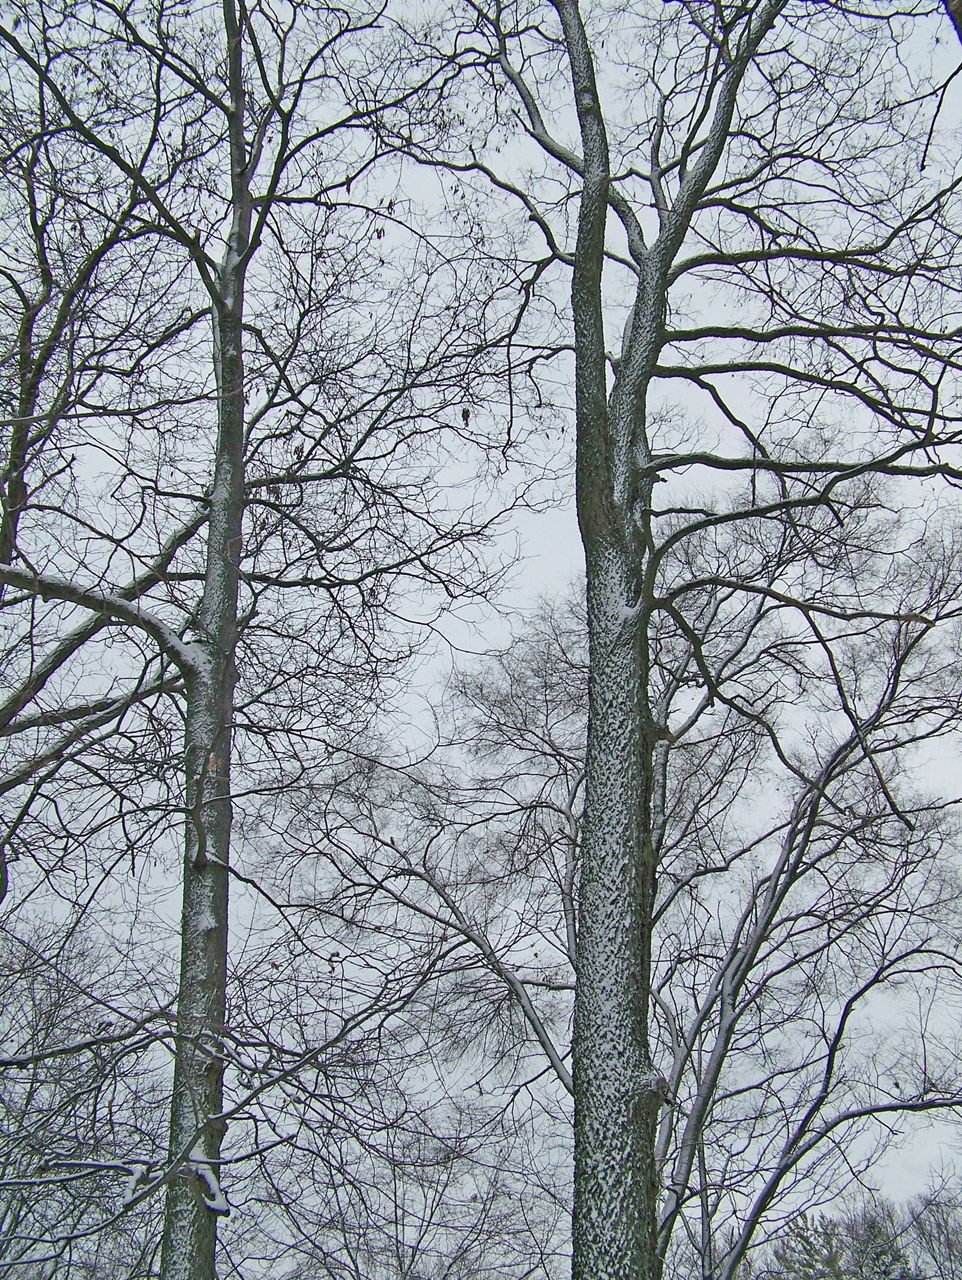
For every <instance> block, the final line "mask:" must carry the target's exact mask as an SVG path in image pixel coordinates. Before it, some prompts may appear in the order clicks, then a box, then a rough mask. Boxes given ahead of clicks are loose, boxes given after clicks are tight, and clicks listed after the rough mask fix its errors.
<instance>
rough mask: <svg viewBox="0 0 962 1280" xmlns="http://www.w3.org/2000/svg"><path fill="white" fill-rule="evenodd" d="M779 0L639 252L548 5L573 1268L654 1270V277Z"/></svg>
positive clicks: (592, 85)
mask: <svg viewBox="0 0 962 1280" xmlns="http://www.w3.org/2000/svg"><path fill="white" fill-rule="evenodd" d="M782 7H783V5H782V3H778V2H776V3H769V4H765V5H760V6H758V8H757V10H756V12H755V20H754V22H753V23H751V24H750V26H749V28H748V30H747V31H746V32H744V33H743V38H742V40H741V44H740V48H739V50H738V52H737V54H736V55H735V56H734V57H733V59H732V62H731V64H730V67H729V70H728V73H727V76H726V79H725V83H724V85H723V87H722V89H721V91H720V93H719V95H718V100H717V105H716V107H715V111H714V115H713V118H712V121H711V125H710V127H709V129H708V133H707V139H706V142H705V145H704V146H703V148H702V150H701V153H700V156H699V159H698V161H697V163H696V164H695V165H693V166H692V168H691V169H690V171H689V172H688V173H687V175H685V176H684V177H683V178H682V180H681V181H680V183H679V187H678V190H677V193H676V195H675V197H674V200H673V201H671V202H668V201H667V200H666V201H665V203H664V204H663V206H662V207H661V208H659V215H660V230H659V234H658V236H657V238H656V240H655V241H654V243H653V244H651V245H650V247H649V246H647V245H646V244H645V241H644V237H643V234H642V230H641V226H640V223H639V222H638V221H637V219H636V218H635V217H634V215H633V214H632V212H631V210H630V209H629V208H627V206H626V204H625V202H624V201H623V200H618V197H617V194H616V192H615V190H614V186H613V182H612V178H611V174H610V171H609V156H608V141H607V136H606V129H605V123H604V114H603V108H602V104H601V100H600V96H599V92H598V88H597V85H596V82H595V75H594V68H593V59H592V52H591V49H590V46H589V42H588V39H587V36H586V33H585V30H584V27H583V24H582V21H581V16H580V13H579V10H578V6H577V4H576V2H575V0H555V8H556V10H557V12H558V15H559V17H560V19H561V24H562V29H563V32H564V39H565V43H566V46H567V51H568V57H569V66H570V72H571V79H572V87H573V90H574V97H575V104H576V107H577V110H578V119H579V125H580V131H581V141H582V168H581V174H582V190H581V200H580V205H579V214H578V238H577V245H576V250H575V262H574V272H573V280H572V310H573V320H574V330H575V371H576V414H577V502H578V519H579V525H580V529H581V535H582V541H583V544H584V550H585V564H586V571H587V610H588V646H589V677H588V708H589V709H588V754H587V775H586V781H585V816H584V828H583V841H582V870H581V883H580V895H579V925H578V959H577V982H576V993H575V1010H574V1032H573V1044H572V1065H573V1081H574V1101H575V1122H574V1144H575V1151H574V1162H575V1175H574V1218H573V1242H572V1248H573V1259H572V1276H573V1280H629V1278H630V1280H657V1278H658V1277H659V1275H660V1273H661V1259H660V1256H659V1250H658V1235H657V1228H656V1218H657V1212H656V1211H657V1205H658V1196H659V1178H658V1169H657V1161H656V1136H657V1122H658V1116H659V1112H660V1110H661V1107H662V1105H663V1104H664V1103H665V1101H666V1084H665V1081H664V1079H663V1078H662V1077H661V1075H660V1073H659V1071H658V1069H657V1065H656V1064H655V1063H654V1062H653V1061H652V1056H651V1048H650V1042H649V1026H648V1018H649V999H650V978H651V956H652V928H653V923H652V922H653V914H654V906H655V896H656V891H657V860H656V851H655V844H654V831H653V825H654V824H653V796H654V792H655V786H656V772H657V769H656V751H657V748H658V743H659V741H660V740H661V739H662V738H663V737H664V734H665V727H664V726H661V725H659V724H658V723H657V720H656V717H655V715H654V714H653V710H652V705H651V698H650V687H649V686H650V680H649V675H650V671H649V666H650V655H649V630H650V621H651V616H652V611H653V608H654V606H655V598H656V594H657V593H656V589H655V575H656V572H657V561H656V556H655V552H654V548H653V546H652V538H651V500H652V487H653V482H654V475H653V472H652V471H651V469H650V468H651V453H650V449H649V443H648V435H647V425H646V413H647V398H648V388H649V384H650V381H651V378H652V376H653V373H654V370H655V366H656V364H657V360H658V356H659V353H660V350H661V346H662V343H663V335H664V325H665V315H666V308H667V288H668V274H669V269H670V267H671V263H672V261H673V259H674V256H675V254H676V253H677V252H678V250H679V248H680V247H681V244H682V241H683V239H684V236H685V234H686V231H687V228H688V226H689V224H690V221H691V217H692V214H693V212H694V211H695V209H696V207H697V202H698V200H699V198H700V197H701V195H702V193H703V192H704V190H705V187H706V185H707V184H708V182H709V180H710V178H711V175H712V174H713V173H714V171H715V169H716V167H717V165H718V162H719V160H720V158H721V156H722V154H723V152H724V149H725V146H726V143H727V139H728V130H729V126H730V123H731V119H732V115H733V112H734V106H735V96H736V93H737V91H738V87H739V85H740V83H741V80H742V78H743V75H744V72H745V70H746V68H747V67H748V66H749V65H750V62H751V60H752V58H753V56H754V53H755V51H756V50H757V48H758V44H759V42H760V41H761V39H762V37H763V35H764V34H765V32H766V31H767V30H768V29H769V28H770V26H771V24H772V22H773V21H774V19H775V17H776V16H777V14H778V12H779V11H780V10H781V8H782ZM615 200H618V204H617V206H616V207H617V209H618V214H619V217H620V218H621V221H622V223H623V224H624V226H625V229H626V231H627V233H628V238H629V245H630V248H631V252H632V256H633V258H634V261H635V265H636V268H637V288H636V295H635V301H634V307H633V310H632V314H631V316H630V318H629V321H628V324H627V326H626V330H625V335H624V341H623V346H622V352H621V357H620V361H619V362H618V364H617V369H616V374H615V378H614V383H613V386H612V388H611V391H610V394H609V392H608V387H607V358H606V356H605V349H604V320H603V315H604V311H603V287H602V275H603V269H604V249H605V223H606V214H607V210H608V207H609V205H611V204H612V203H613V202H614V201H615Z"/></svg>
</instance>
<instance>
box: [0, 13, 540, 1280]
mask: <svg viewBox="0 0 962 1280" xmlns="http://www.w3.org/2000/svg"><path fill="white" fill-rule="evenodd" d="M376 21H377V13H376V12H372V13H371V14H366V13H363V12H359V13H358V14H351V13H348V12H346V11H340V10H330V9H327V8H324V7H323V6H321V7H315V6H312V5H298V6H296V7H294V8H293V9H291V10H290V11H289V12H287V13H286V14H285V15H278V14H277V13H275V12H274V10H273V9H272V8H271V7H270V6H255V7H253V8H252V9H248V8H247V7H245V6H237V5H234V4H233V3H226V4H224V5H222V6H219V7H218V8H216V9H210V10H204V11H203V12H199V13H197V14H196V15H186V14H184V13H183V12H182V11H181V9H180V8H179V7H178V6H176V5H172V6H164V5H162V6H160V7H159V8H158V7H156V6H147V7H145V8H143V9H136V8H134V9H131V8H129V7H117V6H113V5H111V4H109V3H105V4H102V5H101V4H98V5H94V6H92V7H91V8H90V9H85V10H83V11H77V10H75V9H74V8H73V7H72V6H66V7H65V8H63V9H62V10H58V11H57V12H56V13H55V12H54V11H52V10H45V11H43V12H42V13H37V12H35V11H34V10H33V9H32V7H31V6H21V7H20V8H19V9H18V10H16V12H15V14H14V19H13V21H11V22H9V23H8V24H6V25H4V26H3V27H2V28H0V40H2V43H3V47H4V50H5V54H6V75H7V81H8V85H9V86H10V89H11V102H12V103H13V104H14V106H13V107H12V108H11V111H12V112H13V113H15V114H17V115H18V131H17V132H16V133H15V135H12V136H13V138H14V141H13V144H12V146H11V150H10V155H9V156H8V159H7V170H6V173H7V178H8V188H7V197H8V202H9V206H10V207H11V217H12V218H13V217H15V214H14V212H13V209H12V205H13V203H14V202H15V200H16V196H15V194H12V193H13V192H15V190H16V184H17V183H18V182H19V181H20V180H21V179H22V176H23V174H24V173H25V172H26V173H29V174H30V175H31V182H30V183H28V188H27V196H28V199H27V205H26V209H25V211H23V212H20V210H19V209H18V211H17V212H18V213H20V217H19V221H17V222H16V226H17V233H16V234H17V235H18V236H19V237H20V238H21V239H22V240H24V241H26V242H27V243H28V244H29V245H30V253H31V256H30V257H28V258H27V259H26V261H22V260H21V261H20V262H19V263H11V264H10V265H9V268H8V270H7V273H6V276H5V280H6V283H7V285H8V286H9V295H10V299H11V301H10V304H9V307H8V313H9V317H10V322H11V325H12V326H13V327H14V329H15V330H16V341H15V342H14V343H13V344H12V354H11V356H10V357H9V359H8V363H7V369H8V372H9V375H10V376H9V390H8V395H7V398H8V402H9V404H10V406H11V411H10V422H11V427H10V432H11V434H10V444H9V450H8V460H7V464H6V471H5V486H4V495H5V496H4V526H3V530H4V532H3V539H4V541H3V544H2V545H3V557H2V564H0V583H2V585H3V587H4V590H5V593H6V594H5V608H6V616H7V619H8V624H9V625H8V640H7V655H8V657H9V660H10V662H11V664H12V665H11V670H12V672H13V673H14V676H13V680H12V682H11V683H12V690H11V693H10V696H9V697H8V699H7V701H6V703H5V707H4V711H3V719H4V724H5V731H6V733H7V736H8V740H9V741H11V743H15V744H16V746H15V747H14V750H18V751H19V753H20V754H19V757H17V758H16V759H15V763H14V766H13V768H12V769H11V771H10V774H9V776H8V778H7V779H6V780H5V782H6V787H5V790H6V793H7V796H8V802H9V806H10V807H9V810H8V813H9V817H8V822H7V831H6V843H7V846H8V847H11V846H12V847H13V848H14V852H15V856H17V857H19V858H20V859H21V860H23V861H25V860H26V857H27V856H34V857H35V858H36V860H37V861H38V863H39V865H40V867H41V868H42V869H43V872H44V878H45V879H49V880H50V882H51V883H52V885H53V890H54V893H55V894H59V895H60V897H61V901H64V902H67V903H69V905H70V908H71V910H76V911H79V912H81V913H84V912H93V911H95V910H96V908H97V903H98V899H102V898H103V896H104V894H105V892H107V890H106V888H105V886H107V885H109V884H111V883H112V880H111V877H112V873H113V872H114V871H115V870H116V869H117V868H118V867H123V866H125V865H126V864H127V862H128V861H129V865H130V870H131V875H132V876H136V874H137V865H138V862H139V864H140V868H141V871H140V874H141V877H142V881H141V883H142V884H143V885H144V889H145V891H147V890H148V889H149V888H150V886H151V879H153V886H154V888H160V887H162V886H160V885H158V881H157V873H156V866H157V863H156V862H155V859H156V860H158V861H159V862H161V863H163V861H165V860H167V859H168V858H169V857H170V853H171V849H170V838H169V827H170V826H171V825H174V827H175V828H180V829H182V832H183V841H184V845H183V861H182V885H183V903H182V909H181V913H180V929H179V952H180V961H179V971H180V976H179V991H178V996H177V1001H176V1022H175V1025H174V1027H173V1028H172V1034H168V1032H167V1029H166V1028H163V1030H162V1032H161V1033H160V1034H159V1035H158V1036H155V1037H154V1038H153V1041H152V1042H153V1043H154V1044H165V1045H166V1046H167V1047H168V1048H169V1049H170V1050H171V1051H172V1053H173V1060H174V1078H173V1086H172V1102H171V1121H170V1132H169V1138H168V1149H167V1151H166V1153H165V1155H164V1157H163V1158H162V1159H160V1160H158V1159H157V1158H156V1153H154V1152H151V1153H148V1157H149V1158H145V1159H143V1160H142V1161H134V1163H135V1164H136V1167H137V1168H139V1169H141V1170H142V1173H143V1176H142V1178H141V1179H140V1181H139V1182H138V1183H137V1185H136V1186H134V1188H133V1190H132V1191H131V1194H130V1195H129V1196H127V1197H126V1199H125V1201H124V1206H125V1208H126V1209H127V1210H128V1211H132V1210H133V1209H136V1208H137V1206H138V1205H140V1204H142V1203H145V1202H146V1201H147V1200H149V1199H150V1197H151V1196H152V1195H153V1193H155V1192H156V1191H157V1190H158V1189H161V1188H164V1189H166V1206H167V1207H166V1219H165V1227H164V1243H163V1250H162V1257H161V1263H160V1267H161V1272H162V1274H164V1276H165V1277H169V1278H170V1280H173V1277H178V1276H183V1277H187V1276H191V1277H202V1276H203V1277H211V1276H213V1274H214V1257H215V1246H216V1228H217V1221H218V1219H219V1218H220V1217H222V1216H225V1215H226V1214H227V1213H228V1212H229V1205H228V1201H227V1198H226V1195H225V1193H224V1191H223V1190H222V1188H221V1181H220V1177H221V1164H222V1143H223V1138H224V1132H225V1124H226V1121H225V1114H224V1113H225V1095H224V1072H225V1061H226V1060H227V1059H228V1058H229V1057H230V1055H229V1052H228V1048H227V1046H228V1043H229V1039H230V1036H229V1028H228V1026H227V1021H226V1019H227V992H228V978H227V928H228V883H229V878H230V876H231V867H230V849H231V839H232V829H233V828H234V825H235V821H236V819H235V805H236V801H235V792H236V791H237V785H236V776H237V775H236V772H235V773H233V774H232V769H235V768H236V766H235V761H236V758H237V756H238V754H239V753H240V754H241V756H242V760H243V764H242V766H241V776H242V777H243V786H242V790H243V791H244V792H246V794H247V796H248V797H250V801H251V804H255V803H256V802H258V800H259V797H260V796H262V795H264V794H269V793H270V792H271V791H273V790H276V789H277V788H279V787H281V786H282V785H284V782H285V780H286V779H288V778H289V777H290V776H292V775H293V776H295V777H296V776H297V774H298V773H299V772H301V771H302V770H304V769H305V768H307V767H310V765H311V763H312V762H316V761H321V762H323V760H324V759H325V757H326V755H328V754H329V752H330V750H331V742H332V741H336V739H337V738H338V736H339V734H349V733H350V732H352V730H353V728H354V724H353V721H354V719H355V717H356V716H357V714H358V706H359V705H364V703H365V699H368V704H367V705H368V706H370V705H371V702H370V700H371V699H375V700H376V698H377V697H383V696H385V693H384V687H383V683H384V681H385V680H386V678H387V676H388V675H389V674H390V671H391V670H392V668H393V667H395V666H396V665H397V663H398V661H399V660H400V658H402V657H403V656H404V654H405V653H406V652H407V651H408V650H409V649H410V647H411V646H412V644H413V643H415V641H414V639H413V634H412V629H410V628H401V627H398V628H397V629H395V630H394V631H393V632H392V631H391V629H390V627H389V625H388V619H389V617H390V612H391V608H392V605H394V606H396V605H398V604H400V601H401V599H402V597H403V595H404V593H405V592H407V593H408V596H409V599H410V597H412V596H413V595H414V593H415V592H417V593H419V594H420V596H421V597H422V599H424V598H425V597H426V598H427V600H428V601H429V603H428V605H427V610H428V616H430V612H431V611H432V610H435V609H436V608H437V607H438V606H437V596H438V595H439V594H442V593H443V597H444V598H447V599H451V598H458V597H459V596H462V595H464V594H466V593H470V592H472V591H477V590H481V589H483V587H484V584H485V581H486V573H485V571H484V569H483V568H481V567H480V566H479V564H478V560H477V557H476V554H475V549H476V547H477V546H478V545H479V543H480V541H481V540H483V538H484V536H485V533H486V530H487V528H488V526H489V523H490V521H491V519H492V505H491V503H489V502H487V495H486V494H482V495H481V496H479V498H478V500H477V501H474V500H473V499H472V498H471V497H470V496H469V497H468V498H467V499H466V500H464V501H462V500H461V496H460V495H458V496H455V497H452V496H446V494H445V491H444V489H443V487H442V482H441V479H440V476H441V473H442V472H443V468H444V466H445V465H446V456H447V455H446V450H445V446H444V440H445V438H446V437H447V436H451V437H452V438H453V439H454V440H455V441H456V442H457V448H458V449H459V450H460V451H461V453H462V458H460V459H459V460H458V464H459V465H460V466H463V464H464V460H465V459H464V456H463V455H467V456H468V457H469V458H473V459H475V460H477V459H479V458H480V459H483V456H484V453H485V451H486V450H487V449H489V448H491V447H493V445H492V435H493V436H494V438H495V440H496V441H497V444H498V445H500V444H501V443H502V441H503V438H504V432H503V431H502V430H501V424H500V423H498V422H497V421H496V420H495V418H494V415H493V414H492V413H491V412H490V411H486V410H482V411H476V412H475V414H474V417H473V420H472V415H471V406H476V405H478V404H479V403H480V402H483V401H484V400H485V399H487V393H488V392H491V393H492V394H494V395H496V394H497V393H496V392H495V391H494V388H495V387H496V386H497V385H498V384H499V382H500V379H501V378H502V374H503V372H504V369H505V358H504V355H503V354H502V352H503V349H504V341H503V339H504V337H505V336H506V335H508V334H510V332H511V331H512V329H513V327H514V326H515V325H516V324H517V315H518V306H519V303H518V285H519V275H518V272H517V271H516V270H515V269H514V266H513V265H510V264H509V265H507V266H505V265H504V264H503V262H502V261H498V260H494V259H492V258H491V257H490V255H488V256H487V257H486V256H485V255H483V254H481V253H480V252H478V251H477V247H476V246H475V245H474V244H473V243H472V242H471V241H470V239H469V240H467V241H464V240H458V241H457V242H454V241H450V242H449V243H448V246H447V251H446V252H445V251H444V250H443V249H442V250H438V249H437V248H435V247H434V246H432V245H431V243H430V242H429V241H427V240H426V239H425V237H424V236H423V235H418V234H417V232H416V231H413V230H412V229H411V228H410V227H409V226H408V224H407V223H406V221H405V208H404V203H403V201H400V200H399V199H398V198H396V197H395V198H391V191H392V187H391V185H390V184H391V179H390V178H389V177H388V178H385V179H384V180H383V183H382V185H380V186H379V185H378V184H377V183H374V182H372V181H368V180H367V176H366V175H367V174H368V173H369V171H370V170H371V167H372V165H373V164H374V162H375V161H376V160H377V159H378V157H379V147H378V145H377V144H376V143H375V142H372V141H371V139H370V136H369V134H367V133H366V132H365V126H366V124H367V123H368V122H369V120H370V118H371V117H372V116H373V115H375V114H376V113H377V112H378V111H380V110H383V109H384V106H385V104H386V103H390V104H391V105H393V106H394V107H395V109H397V108H398V107H399V105H400V104H402V103H403V102H404V101H405V99H406V98H407V96H408V95H409V93H410V84H409V83H408V79H407V78H409V77H410V76H412V75H414V74H415V73H416V74H417V76H418V78H419V83H420V85H421V88H422V90H423V89H424V84H423V81H424V79H425V77H424V75H422V74H421V72H420V69H419V68H418V67H416V66H415V67H414V68H413V69H412V66H410V65H401V66H400V67H399V66H397V65H396V64H388V63H387V62H385V61H384V60H383V59H382V58H381V56H380V55H379V54H378V51H377V49H376V47H375V45H374V42H373V39H368V32H369V31H371V29H372V27H373V26H374V25H375V24H376ZM431 75H432V73H431V71H430V69H429V71H428V73H427V79H428V81H429V82H430V80H431ZM357 84H362V85H363V86H364V92H365V93H366V94H367V95H368V100H367V104H366V105H365V106H363V107H361V108H355V107H353V106H352V105H351V101H350V98H351V96H352V95H351V94H349V93H348V92H347V90H348V87H350V88H351V89H352V90H353V89H354V88H355V87H356V86H357ZM38 160H40V161H42V164H40V165H38ZM378 182H379V183H380V182H381V180H380V179H378ZM31 184H32V185H31ZM81 224H83V226H84V227H85V228H86V230H84V231H83V232H82V233H80V238H81V242H83V241H84V238H85V237H89V238H90V239H91V247H89V248H87V246H86V245H84V251H83V252H78V251H77V250H75V249H73V250H68V249H67V248H66V247H65V246H66V245H68V243H69V236H70V232H71V228H72V227H74V226H79V225H81ZM382 241H384V242H385V243H384V244H382V243H381V242H382ZM51 245H56V247H57V252H58V253H59V255H60V256H59V259H57V260H56V261H54V257H55V255H54V254H53V252H52V251H51V248H50V246H51ZM501 248H502V250H503V246H502V247H501ZM11 256H12V255H11ZM502 256H503V255H502ZM18 272H19V273H20V274H18ZM400 281H403V282H404V285H405V292H404V295H403V297H402V298H401V300H400V303H399V302H398V300H397V297H396V292H397V288H398V284H399V282H400ZM520 282H521V283H522V284H523V276H522V277H521V278H520ZM522 293H523V291H522ZM522 305H523V300H522ZM359 317H361V318H360V319H359ZM42 324H44V325H46V329H45V330H44V332H43V334H42V336H36V335H40V328H39V326H40V325H42ZM509 359H510V357H509ZM507 435H508V438H509V439H510V428H509V431H508V433H507ZM507 447H509V446H507ZM499 458H500V450H499ZM501 460H502V461H503V459H501ZM491 487H492V489H493V488H494V487H495V486H494V481H493V477H492V486H491ZM245 522H246V525H245ZM432 599H433V600H434V603H430V602H431V601H432ZM423 612H424V607H423V606H422V613H423ZM405 632H406V634H405ZM91 687H92V690H93V691H92V692H91ZM319 691H320V693H319ZM312 703H314V704H315V705H314V706H313V707H311V704H312ZM308 707H311V711H310V712H306V711H305V708H308ZM180 734H182V746H181V745H180V744H179V743H178V736H179V735H180ZM238 734H240V735H242V739H243V746H242V748H241V747H239V746H238V743H237V736H238ZM100 849H103V865H102V866H101V867H98V866H97V863H98V861H99V860H100V859H99V851H100ZM78 858H80V859H81V861H80V862H78V861H77V859H78ZM83 859H86V864H85V863H84V862H83V861H82V860H83ZM145 863H146V872H145V871H144V864H145ZM54 872H55V873H56V874H53V873H54ZM145 875H146V879H143V877H144V876H145ZM35 890H36V885H31V884H29V883H27V882H24V883H23V884H22V886H21V887H20V889H19V891H18V892H17V893H16V894H15V895H14V900H13V901H12V903H11V911H12V912H13V913H17V912H18V911H20V910H21V908H22V901H23V899H24V898H29V897H30V896H31V894H33V893H34V892H35ZM145 1012H146V1014H148V1015H149V1014H151V1013H152V1012H155V1010H149V1009H148V1010H147V1011H145ZM135 1021H136V1020H135ZM27 1058H29V1054H28V1053H21V1052H15V1053H14V1054H13V1055H12V1057H11V1060H10V1061H8V1064H7V1065H8V1067H11V1068H12V1067H13V1066H14V1065H15V1064H16V1063H17V1062H20V1061H24V1062H26V1059H27ZM126 1154H127V1157H128V1160H130V1159H132V1157H133V1156H134V1155H135V1154H137V1153H130V1152H128V1153H126ZM52 1247H54V1248H55V1252H56V1249H58V1248H59V1245H58V1244H57V1242H56V1241H54V1245H53V1246H52Z"/></svg>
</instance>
